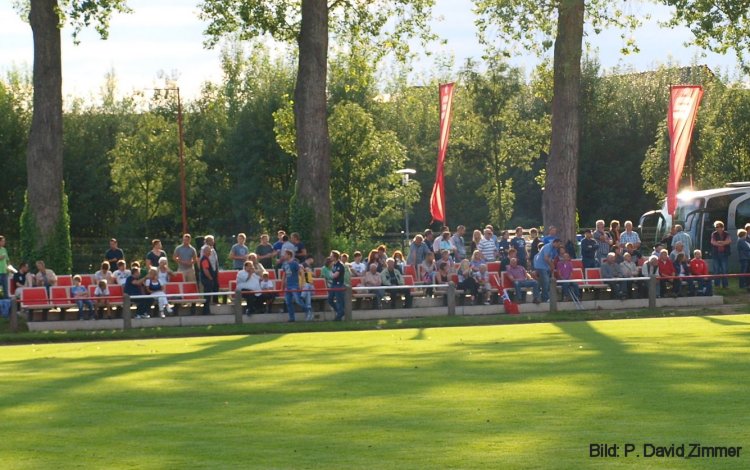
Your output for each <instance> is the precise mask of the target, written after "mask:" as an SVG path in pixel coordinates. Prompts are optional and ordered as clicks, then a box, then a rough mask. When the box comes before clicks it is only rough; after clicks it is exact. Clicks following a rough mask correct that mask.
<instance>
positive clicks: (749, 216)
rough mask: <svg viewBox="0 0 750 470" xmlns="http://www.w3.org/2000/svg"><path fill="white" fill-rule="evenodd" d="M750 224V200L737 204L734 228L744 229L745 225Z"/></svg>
mask: <svg viewBox="0 0 750 470" xmlns="http://www.w3.org/2000/svg"><path fill="white" fill-rule="evenodd" d="M747 223H750V199H745V200H744V201H742V202H740V203H739V204H737V212H736V213H735V215H734V226H735V227H736V228H738V229H739V228H744V227H745V224H747Z"/></svg>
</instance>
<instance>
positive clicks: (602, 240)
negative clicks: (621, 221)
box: [594, 220, 614, 265]
mask: <svg viewBox="0 0 750 470" xmlns="http://www.w3.org/2000/svg"><path fill="white" fill-rule="evenodd" d="M594 240H596V242H597V243H598V244H599V249H598V250H597V251H596V261H597V263H599V265H601V264H602V260H603V259H604V258H606V257H607V254H608V253H609V251H610V250H611V249H612V245H613V244H614V241H613V240H612V236H611V235H610V234H609V233H607V232H606V231H605V230H604V221H603V220H597V221H596V231H595V232H594Z"/></svg>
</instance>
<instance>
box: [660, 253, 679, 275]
mask: <svg viewBox="0 0 750 470" xmlns="http://www.w3.org/2000/svg"><path fill="white" fill-rule="evenodd" d="M674 274H675V272H674V264H672V260H671V259H670V258H667V259H666V260H664V259H663V258H661V257H659V276H674Z"/></svg>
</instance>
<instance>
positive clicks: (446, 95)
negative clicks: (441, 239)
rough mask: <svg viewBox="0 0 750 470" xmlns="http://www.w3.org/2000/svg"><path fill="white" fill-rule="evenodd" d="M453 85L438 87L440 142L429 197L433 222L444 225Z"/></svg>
mask: <svg viewBox="0 0 750 470" xmlns="http://www.w3.org/2000/svg"><path fill="white" fill-rule="evenodd" d="M455 85H456V84H455V83H447V84H445V85H440V142H439V145H438V159H437V171H436V172H435V184H434V185H433V186H432V196H430V213H431V214H432V221H433V222H443V223H445V221H446V218H445V183H444V181H443V166H444V164H445V152H446V151H447V150H448V137H449V136H450V133H451V109H452V107H453V88H454V86H455Z"/></svg>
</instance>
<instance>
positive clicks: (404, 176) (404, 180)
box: [396, 168, 417, 246]
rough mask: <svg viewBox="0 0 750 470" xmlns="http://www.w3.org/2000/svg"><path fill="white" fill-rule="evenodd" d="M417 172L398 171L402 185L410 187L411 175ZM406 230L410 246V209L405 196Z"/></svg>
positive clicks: (412, 170)
mask: <svg viewBox="0 0 750 470" xmlns="http://www.w3.org/2000/svg"><path fill="white" fill-rule="evenodd" d="M416 172H417V170H414V169H411V168H404V169H402V170H396V173H398V174H399V175H401V183H403V185H404V187H406V186H409V175H413V174H415V173H416ZM404 229H405V230H406V233H405V237H404V238H405V239H406V244H407V246H409V207H408V205H407V204H406V194H404Z"/></svg>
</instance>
